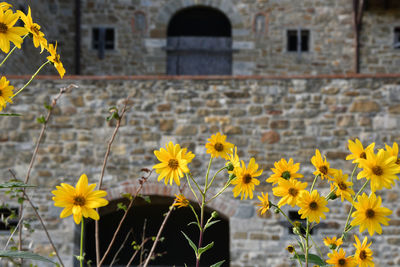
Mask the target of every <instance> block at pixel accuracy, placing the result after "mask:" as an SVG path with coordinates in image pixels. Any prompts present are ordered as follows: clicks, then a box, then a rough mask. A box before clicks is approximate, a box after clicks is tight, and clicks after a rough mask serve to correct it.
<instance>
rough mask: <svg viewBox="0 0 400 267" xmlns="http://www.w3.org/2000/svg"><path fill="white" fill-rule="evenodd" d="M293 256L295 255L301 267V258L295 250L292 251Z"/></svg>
mask: <svg viewBox="0 0 400 267" xmlns="http://www.w3.org/2000/svg"><path fill="white" fill-rule="evenodd" d="M294 256H295V257H296V258H297V260H298V261H299V264H300V267H303V264H302V263H301V260H300V257H299V254H297V252H296V251H295V252H294Z"/></svg>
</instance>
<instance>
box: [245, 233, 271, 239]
mask: <svg viewBox="0 0 400 267" xmlns="http://www.w3.org/2000/svg"><path fill="white" fill-rule="evenodd" d="M249 238H250V239H251V240H268V235H266V234H262V233H250V237H249Z"/></svg>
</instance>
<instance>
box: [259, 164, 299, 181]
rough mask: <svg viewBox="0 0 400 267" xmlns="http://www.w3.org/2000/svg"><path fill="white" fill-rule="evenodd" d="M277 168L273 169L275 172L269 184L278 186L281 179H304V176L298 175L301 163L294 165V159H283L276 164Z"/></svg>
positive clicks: (269, 179)
mask: <svg viewBox="0 0 400 267" xmlns="http://www.w3.org/2000/svg"><path fill="white" fill-rule="evenodd" d="M274 167H275V168H271V170H272V171H273V172H274V173H273V174H272V175H271V176H270V177H269V178H268V179H267V180H266V181H267V182H268V183H272V184H276V183H278V182H279V180H280V179H285V180H289V179H290V178H303V175H302V174H300V173H297V172H298V171H299V170H300V163H296V164H293V159H291V158H290V159H289V162H287V161H286V159H281V160H280V161H278V162H275V163H274Z"/></svg>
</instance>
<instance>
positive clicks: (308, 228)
mask: <svg viewBox="0 0 400 267" xmlns="http://www.w3.org/2000/svg"><path fill="white" fill-rule="evenodd" d="M314 180H315V179H314ZM309 230H310V222H309V221H308V219H307V229H306V247H305V250H306V253H305V258H306V267H308V249H309V246H308V237H309V236H310V233H309Z"/></svg>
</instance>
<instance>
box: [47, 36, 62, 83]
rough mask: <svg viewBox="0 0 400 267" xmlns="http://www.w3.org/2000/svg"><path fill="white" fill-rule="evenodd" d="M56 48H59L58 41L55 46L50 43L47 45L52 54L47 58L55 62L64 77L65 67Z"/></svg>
mask: <svg viewBox="0 0 400 267" xmlns="http://www.w3.org/2000/svg"><path fill="white" fill-rule="evenodd" d="M56 50H57V43H56V45H55V46H53V44H49V46H48V47H47V51H48V52H49V53H50V56H48V57H47V60H49V61H50V62H52V63H53V64H54V67H55V68H56V70H57V71H58V73H59V74H60V77H61V79H62V78H63V77H64V74H65V69H64V66H63V64H62V62H61V61H60V55H59V54H57V51H56Z"/></svg>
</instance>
